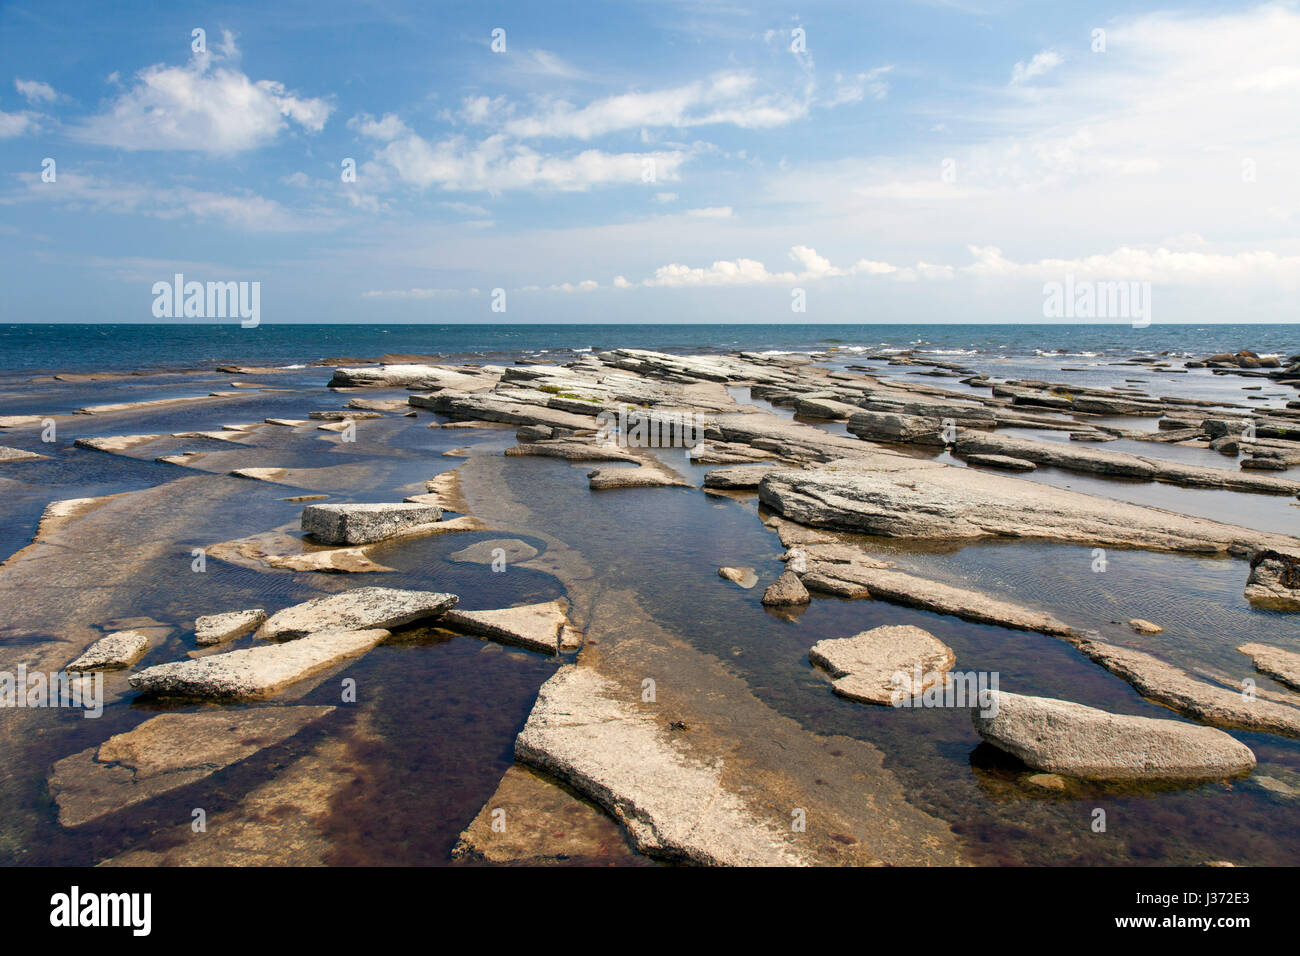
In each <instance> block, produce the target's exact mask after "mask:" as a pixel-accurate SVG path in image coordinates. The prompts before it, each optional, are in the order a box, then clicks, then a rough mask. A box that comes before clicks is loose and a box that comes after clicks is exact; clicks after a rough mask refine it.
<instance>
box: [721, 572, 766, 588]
mask: <svg viewBox="0 0 1300 956" xmlns="http://www.w3.org/2000/svg"><path fill="white" fill-rule="evenodd" d="M718 577H720V578H723V579H725V580H727V581H730V582H731V583H732V584H738V585H740V586H741V587H742V588H744V589H745V590H746V591H748V590H749V589H750V588H752V587H754V585H756V584H758V575H757V574H756V573H754V569H753V568H718Z"/></svg>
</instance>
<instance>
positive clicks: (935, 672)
mask: <svg viewBox="0 0 1300 956" xmlns="http://www.w3.org/2000/svg"><path fill="white" fill-rule="evenodd" d="M808 660H809V661H811V662H812V663H813V664H814V665H815V666H817V667H820V668H822V669H823V670H825V671H826V672H827V673H829V674H830V675H831V677H832V678H833V680H832V682H831V687H832V689H833V690H834V691H835V693H837V694H839V695H840V696H841V697H847V698H848V699H849V700H856V701H859V702H861V703H864V704H892V703H896V702H897V701H901V700H908V699H911V698H913V697H916V696H918V695H920V694H921V692H922V691H924V690H925V689H926V688H927V687H929V686H931V685H932V684H935V683H937V682H939V681H942V680H943V677H944V675H945V674H947V673H948V671H949V670H951V669H952V666H953V664H955V663H956V660H957V659H956V656H955V655H954V654H953V651H952V648H950V647H948V645H946V644H944V643H943V642H942V641H940V640H939V639H938V638H937V637H935V636H934V635H933V634H931V633H930V632H929V631H924V630H922V629H921V628H919V627H912V626H911V625H903V626H886V627H876V628H872V629H871V630H869V631H863V632H862V633H861V634H856V635H854V636H853V637H847V638H844V639H842V640H826V641H818V642H817V643H816V644H814V645H813V646H812V647H811V648H810V649H809V651H808ZM917 668H919V669H920V674H921V680H920V682H919V683H918V682H917V681H916V679H915V670H916V669H917Z"/></svg>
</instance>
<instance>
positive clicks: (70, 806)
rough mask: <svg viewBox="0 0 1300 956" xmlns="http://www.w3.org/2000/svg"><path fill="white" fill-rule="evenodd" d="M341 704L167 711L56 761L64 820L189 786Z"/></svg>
mask: <svg viewBox="0 0 1300 956" xmlns="http://www.w3.org/2000/svg"><path fill="white" fill-rule="evenodd" d="M332 710H334V708H333V707H259V708H255V709H244V710H236V711H216V712H208V711H205V712H200V713H191V714H159V715H158V716H157V717H151V718H149V719H148V720H146V721H145V722H144V723H142V724H140V725H139V726H138V727H136V728H135V729H133V730H129V731H127V732H126V733H122V734H116V735H115V736H112V737H110V738H108V740H106V741H104V742H103V743H102V744H100V745H99V746H98V747H91V748H89V749H87V750H83V751H82V752H81V753H78V754H74V755H72V756H71V757H65V758H64V759H62V760H60V761H58V762H57V763H55V764H54V768H53V770H52V772H51V773H50V780H49V787H50V794H51V796H53V797H54V802H55V803H56V804H57V805H58V807H59V823H61V824H62V825H63V826H65V827H77V826H81V825H82V824H85V823H89V822H91V821H92V820H97V819H99V818H100V817H103V816H107V815H108V814H110V813H116V812H118V811H120V810H123V809H125V808H126V807H129V806H133V805H134V804H137V803H141V802H142V801H145V800H149V799H152V798H153V797H156V796H159V795H161V794H163V793H166V792H168V791H169V790H175V789H176V788H178V787H184V786H187V785H189V784H192V783H195V782H197V781H199V780H202V779H203V778H204V777H207V776H210V775H211V774H213V773H216V772H217V771H218V770H220V769H222V768H223V767H228V766H230V765H231V764H233V763H237V762H238V761H240V760H243V759H245V758H246V757H250V756H252V755H253V754H255V753H257V752H258V751H259V750H262V749H264V748H266V747H270V746H273V745H275V744H278V743H281V742H282V741H284V740H287V739H288V738H290V737H292V736H294V735H295V734H297V733H299V732H300V731H301V730H303V728H305V727H307V726H308V725H309V724H311V723H313V722H314V721H317V720H319V719H320V718H322V717H324V716H325V715H326V714H328V713H330V712H331V711H332Z"/></svg>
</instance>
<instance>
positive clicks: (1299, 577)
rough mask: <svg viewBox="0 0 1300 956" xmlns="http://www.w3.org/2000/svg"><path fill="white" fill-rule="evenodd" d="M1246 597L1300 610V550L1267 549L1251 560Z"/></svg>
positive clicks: (1273, 606)
mask: <svg viewBox="0 0 1300 956" xmlns="http://www.w3.org/2000/svg"><path fill="white" fill-rule="evenodd" d="M1246 600H1248V601H1250V602H1251V603H1252V604H1258V605H1260V606H1261V607H1266V608H1271V609H1273V610H1278V611H1300V550H1294V549H1290V550H1284V549H1277V550H1275V549H1272V548H1266V549H1264V550H1262V551H1259V552H1258V553H1256V554H1255V555H1253V556H1252V557H1251V559H1250V576H1249V577H1247V578H1246Z"/></svg>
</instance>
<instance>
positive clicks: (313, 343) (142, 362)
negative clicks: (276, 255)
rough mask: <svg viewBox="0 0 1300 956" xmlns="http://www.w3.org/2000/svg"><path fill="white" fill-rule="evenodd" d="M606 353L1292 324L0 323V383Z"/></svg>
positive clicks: (1197, 337)
mask: <svg viewBox="0 0 1300 956" xmlns="http://www.w3.org/2000/svg"><path fill="white" fill-rule="evenodd" d="M610 348H641V349H652V350H655V351H664V352H680V353H708V352H731V351H754V352H774V353H776V352H793V353H807V354H821V353H826V354H827V355H838V356H839V357H841V358H843V357H845V356H851V355H854V354H861V355H889V354H897V353H898V352H901V351H905V350H913V351H915V352H917V353H919V354H923V355H927V356H945V355H946V356H952V357H953V359H952V361H958V362H960V361H963V358H962V357H963V356H966V357H975V356H983V357H986V358H989V357H1005V358H1019V357H1034V356H1053V357H1055V356H1074V357H1079V358H1094V359H1095V358H1102V359H1124V358H1129V357H1133V356H1142V355H1147V356H1150V355H1158V356H1165V357H1168V358H1173V359H1179V358H1183V359H1187V358H1203V357H1205V356H1207V355H1211V354H1214V353H1217V352H1225V351H1233V352H1235V351H1238V350H1240V349H1250V350H1252V351H1254V352H1257V353H1259V354H1260V355H1276V356H1280V357H1282V358H1286V357H1289V356H1292V355H1296V354H1298V353H1300V323H1297V324H1286V325H1281V324H1268V325H1262V324H1244V323H1243V324H1231V325H1229V324H1223V325H1218V324H1214V325H1151V326H1147V327H1145V328H1134V327H1133V326H1132V325H1128V324H1124V325H1118V324H1117V325H1100V324H1063V323H1043V324H1035V325H1023V324H1005V325H997V324H989V325H953V324H907V325H901V324H894V325H886V324H860V325H812V324H802V323H791V324H783V325H777V324H753V325H741V324H713V325H703V324H702V325H685V324H668V323H664V324H632V323H619V324H612V323H611V324H603V325H595V324H572V325H558V324H557V325H538V324H528V325H523V324H518V325H505V324H500V325H487V324H485V325H478V324H455V325H404V324H391V325H380V324H374V323H366V324H351V325H309V324H280V325H271V324H264V325H260V326H258V327H256V328H252V329H245V328H241V327H240V326H239V325H238V324H237V323H224V324H190V323H184V324H181V323H171V324H149V325H145V324H130V325H127V324H120V325H119V324H89V323H87V324H48V325H42V324H12V325H0V374H4V375H6V377H8V376H13V375H14V374H15V373H28V374H40V373H44V372H78V373H86V372H125V371H141V372H149V371H169V370H179V369H211V368H216V367H218V366H220V365H225V364H239V365H253V366H262V367H265V366H274V367H281V368H283V367H293V366H298V365H305V364H311V363H314V362H321V361H325V360H337V359H343V358H346V359H355V360H358V361H376V360H378V359H380V358H381V357H383V356H398V355H418V356H424V357H434V356H436V357H437V358H438V359H440V360H445V361H487V362H490V361H505V360H511V359H520V358H530V359H541V360H546V359H547V358H548V357H550V358H551V359H553V360H556V361H560V360H569V358H571V354H572V353H578V354H581V353H584V352H589V351H600V350H603V349H610Z"/></svg>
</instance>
